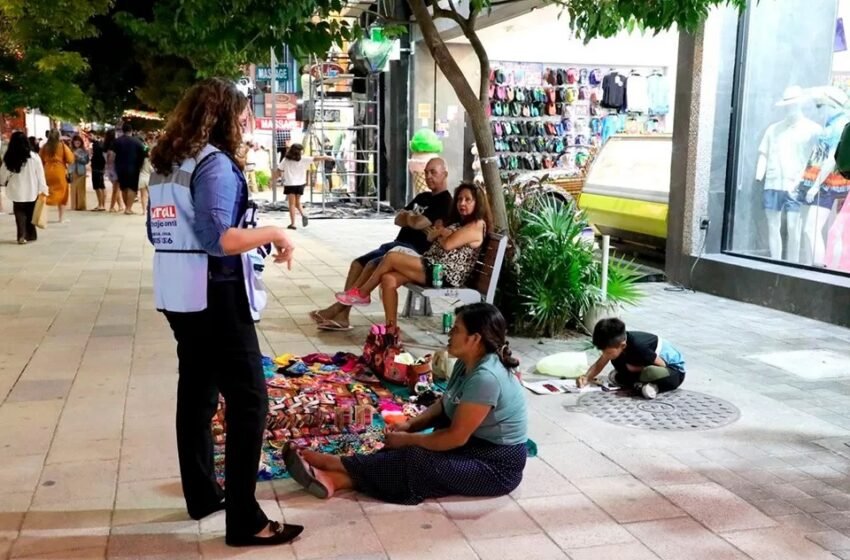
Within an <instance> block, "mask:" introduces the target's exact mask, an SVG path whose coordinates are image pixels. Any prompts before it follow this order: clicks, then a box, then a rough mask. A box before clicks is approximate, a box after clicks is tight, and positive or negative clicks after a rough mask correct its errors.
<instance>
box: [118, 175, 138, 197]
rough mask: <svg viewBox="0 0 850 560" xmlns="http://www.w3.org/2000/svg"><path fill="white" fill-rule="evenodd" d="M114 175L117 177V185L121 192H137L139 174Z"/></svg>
mask: <svg viewBox="0 0 850 560" xmlns="http://www.w3.org/2000/svg"><path fill="white" fill-rule="evenodd" d="M116 175H118V185H119V186H120V187H121V190H122V191H127V190H130V191H133V192H139V173H132V172H127V171H123V172H122V171H118V172H116Z"/></svg>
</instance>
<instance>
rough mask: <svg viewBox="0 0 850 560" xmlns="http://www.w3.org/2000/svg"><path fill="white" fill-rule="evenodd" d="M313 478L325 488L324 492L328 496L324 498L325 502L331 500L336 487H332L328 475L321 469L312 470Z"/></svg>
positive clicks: (331, 480)
mask: <svg viewBox="0 0 850 560" xmlns="http://www.w3.org/2000/svg"><path fill="white" fill-rule="evenodd" d="M312 472H313V477H314V478H315V479H316V481H317V482H318V483H319V484H321V485H322V486H324V487H325V490H327V491H328V495H327V496H326V497H325V499H326V500H329V499H331V498H333V495H334V491H335V490H336V486H335V485H334V481H333V479H332V478H331V476H330V474H328V473H326V472H325V471H323V470H322V469H313V471H312Z"/></svg>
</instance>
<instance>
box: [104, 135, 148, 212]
mask: <svg viewBox="0 0 850 560" xmlns="http://www.w3.org/2000/svg"><path fill="white" fill-rule="evenodd" d="M121 132H123V134H122V135H121V137H120V138H116V139H115V142H113V144H112V151H113V152H115V175H116V176H117V177H118V185H119V186H120V187H121V195H122V196H123V198H124V214H126V215H130V214H132V213H133V204H134V203H135V202H136V195H137V194H138V192H139V175H140V174H141V172H142V164H143V163H144V161H145V145H144V144H143V143H142V141H141V140H139V139H138V138H136V137H135V136H133V126H132V125H131V124H130V123H128V122H125V123H124V125H123V126H122V127H121Z"/></svg>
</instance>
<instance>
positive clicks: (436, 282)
mask: <svg viewBox="0 0 850 560" xmlns="http://www.w3.org/2000/svg"><path fill="white" fill-rule="evenodd" d="M431 285H432V286H434V287H435V288H442V287H443V265H442V264H440V263H434V264H433V265H432V266H431Z"/></svg>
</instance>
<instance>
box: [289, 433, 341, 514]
mask: <svg viewBox="0 0 850 560" xmlns="http://www.w3.org/2000/svg"><path fill="white" fill-rule="evenodd" d="M283 462H284V464H285V465H286V470H287V471H289V476H291V477H292V480H294V481H295V482H297V483H298V484H300V485H301V486H303V487H304V489H305V490H306V491H307V492H309V493H310V494H312V495H314V496H316V497H317V498H319V499H321V500H327V499H328V496H329V495H330V492H329V491H328V489H327V488H325V485H324V484H322V483H321V482H319V480H318V479H317V478H316V476H315V474H314V473H313V467H311V466H310V465H305V463H304V461H303V460H302V459H301V457H300V456H299V455H298V450H297V449H295V446H293V445H290V442H286V445H285V446H284V448H283Z"/></svg>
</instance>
